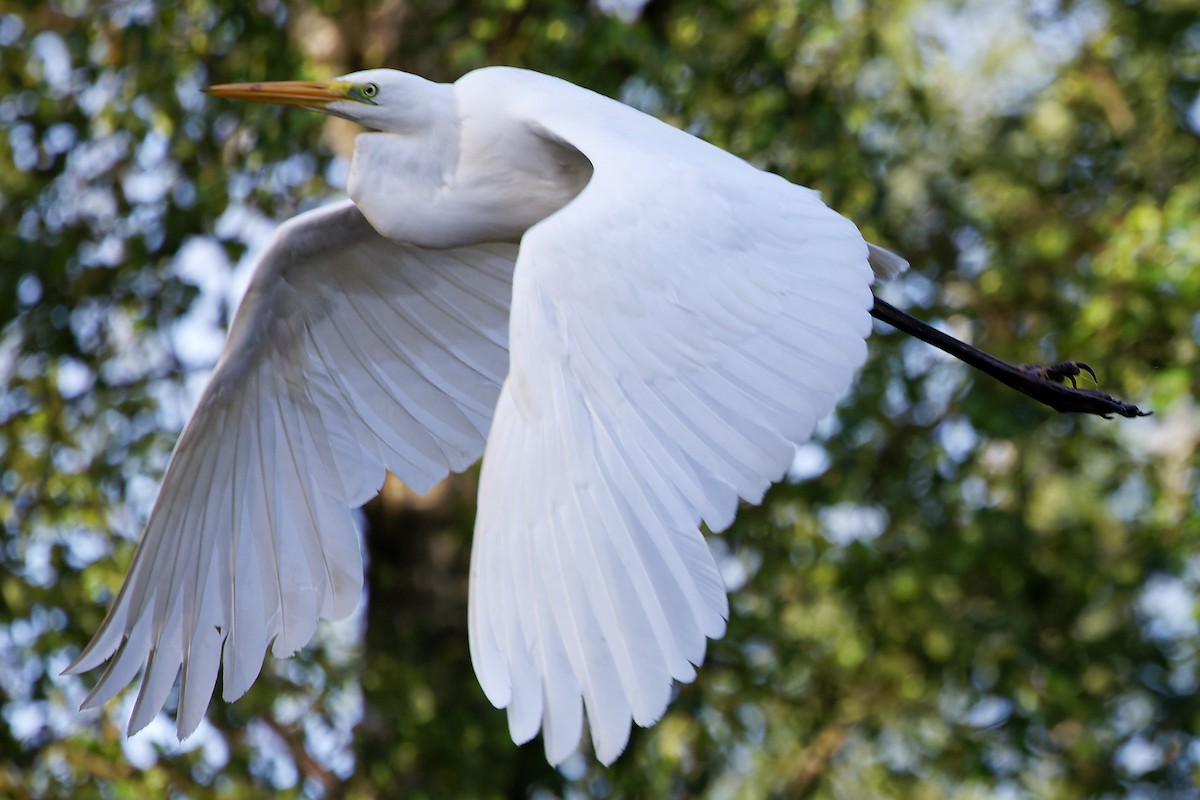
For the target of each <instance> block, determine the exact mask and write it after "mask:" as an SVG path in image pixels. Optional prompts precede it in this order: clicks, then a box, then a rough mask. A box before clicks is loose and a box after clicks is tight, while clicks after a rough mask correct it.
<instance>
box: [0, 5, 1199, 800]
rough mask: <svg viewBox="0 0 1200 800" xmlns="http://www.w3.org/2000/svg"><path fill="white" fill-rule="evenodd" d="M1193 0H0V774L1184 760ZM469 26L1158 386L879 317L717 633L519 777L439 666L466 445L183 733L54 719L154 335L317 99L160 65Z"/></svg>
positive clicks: (430, 40)
mask: <svg viewBox="0 0 1200 800" xmlns="http://www.w3.org/2000/svg"><path fill="white" fill-rule="evenodd" d="M1197 11H1198V7H1197V4H1196V3H1195V2H1190V1H1189V0H1153V1H1151V2H1138V3H1133V2H1123V1H1121V0H1079V1H1078V2H1071V0H1047V1H1046V2H1021V1H1020V0H991V2H988V1H987V0H963V1H962V2H950V0H931V2H918V1H917V0H897V2H892V3H870V2H866V1H865V0H840V1H839V2H835V3H832V4H830V3H821V2H811V1H810V0H762V1H761V2H750V0H716V2H709V1H708V0H703V1H702V0H661V2H660V1H659V0H655V2H651V3H650V4H649V5H647V6H646V7H645V8H640V9H639V8H637V7H636V5H631V4H628V3H625V4H620V3H603V4H597V5H585V4H583V3H580V2H566V1H565V0H550V1H549V2H543V3H538V4H531V3H528V2H526V0H468V1H467V2H449V0H409V1H408V2H405V1H404V0H398V2H367V0H308V1H307V2H296V3H290V4H284V3H282V2H280V0H257V2H255V3H251V4H243V3H235V2H231V1H229V0H189V2H187V3H156V2H154V0H112V1H111V2H102V3H92V4H90V3H84V2H81V0H58V1H57V2H52V3H49V4H32V3H30V4H18V6H17V7H15V8H14V7H13V6H12V5H11V4H10V5H8V6H6V7H5V9H4V10H0V63H2V69H0V122H2V133H3V135H0V386H3V393H2V394H0V449H2V452H0V796H5V797H17V798H21V797H77V798H89V797H103V798H131V797H167V796H170V797H208V796H212V797H230V798H232V797H251V796H263V795H265V794H268V793H271V794H274V795H276V796H280V797H289V796H313V797H319V796H346V797H353V798H383V797H399V796H412V797H457V796H481V797H501V796H528V795H532V796H538V797H541V796H548V795H547V794H546V793H547V792H549V793H550V794H566V795H569V796H575V797H578V796H591V795H594V796H598V797H619V796H646V797H658V796H677V797H690V796H713V797H763V796H780V797H792V796H808V797H843V798H857V797H918V798H921V797H925V798H935V797H937V798H941V797H946V798H957V797H982V796H995V797H1039V798H1040V797H1053V798H1082V797H1116V796H1133V797H1164V798H1165V797H1180V798H1183V797H1195V796H1196V795H1195V792H1196V791H1197V789H1196V787H1197V779H1198V777H1200V739H1198V738H1197V736H1196V732H1197V730H1198V729H1200V702H1198V700H1197V681H1198V679H1200V678H1198V672H1197V671H1198V669H1200V653H1198V648H1200V632H1198V631H1200V627H1198V625H1197V621H1196V614H1195V604H1196V594H1197V591H1198V590H1200V559H1198V558H1197V554H1198V553H1200V491H1198V488H1197V486H1198V476H1197V470H1198V467H1197V462H1196V458H1195V448H1196V446H1197V444H1198V442H1200V410H1198V408H1197V405H1196V401H1195V397H1196V396H1197V394H1198V393H1200V378H1198V377H1197V372H1196V363H1197V355H1198V350H1200V269H1198V267H1200V213H1198V211H1200V170H1198V169H1197V167H1198V166H1200V147H1198V140H1197V132H1198V130H1200V101H1198V100H1197V97H1198V94H1197V93H1198V90H1200V15H1198V14H1197ZM495 63H505V64H512V65H516V66H525V67H530V68H533V69H538V70H541V71H544V72H550V73H553V74H556V75H560V76H562V77H565V78H567V79H569V80H572V81H575V82H577V83H580V84H582V85H585V86H588V87H591V88H594V89H596V90H598V91H601V92H604V93H607V94H611V95H614V96H617V97H620V98H621V99H623V100H625V101H626V102H630V103H632V104H634V105H637V106H639V107H641V108H643V109H644V110H647V111H649V112H651V113H654V114H657V115H659V116H661V117H663V118H665V119H667V120H669V121H671V122H672V123H674V124H676V125H679V126H682V127H685V128H687V129H689V130H691V131H693V132H695V133H697V134H698V135H701V136H703V137H705V138H707V139H709V140H710V141H713V142H715V143H716V144H718V145H720V146H722V147H725V148H728V149H730V150H732V151H733V152H735V153H737V154H739V155H741V156H742V157H744V158H747V159H749V160H750V161H752V162H754V163H755V164H758V165H760V166H762V167H764V168H766V169H771V170H774V171H777V172H780V173H781V174H783V175H785V176H787V177H788V178H790V179H792V180H795V181H797V182H800V183H804V184H806V185H810V186H813V187H815V188H818V189H820V190H821V191H822V192H823V193H824V195H825V197H826V199H827V201H828V202H829V203H830V204H831V205H832V206H834V207H835V208H837V209H839V210H841V211H842V212H843V213H845V214H846V215H848V216H850V217H851V218H853V219H855V220H856V221H857V222H859V223H860V224H861V225H862V226H863V228H864V231H865V233H866V234H867V235H868V238H872V239H874V240H877V241H880V242H882V243H885V244H888V245H890V246H892V247H894V248H896V249H897V250H899V251H900V252H902V253H904V254H906V255H907V256H908V257H909V258H910V260H911V261H912V263H913V270H912V272H911V274H909V275H908V276H906V277H905V278H904V279H902V280H900V281H899V282H897V283H896V284H894V285H892V286H889V287H885V288H884V289H882V291H883V292H885V296H887V297H888V298H889V299H892V300H893V301H895V302H897V303H900V304H902V305H906V306H908V307H910V308H912V309H913V310H914V311H916V312H917V313H919V314H920V315H923V316H925V317H926V318H932V319H936V320H940V321H941V322H942V323H944V324H945V325H946V326H948V327H949V328H950V329H953V330H955V331H956V332H958V333H959V334H960V335H964V336H967V337H970V338H973V339H975V340H977V341H979V342H981V343H982V344H984V345H985V346H986V347H988V349H990V350H992V351H993V352H996V353H998V354H1001V355H1004V356H1006V357H1009V358H1013V359H1015V360H1018V361H1020V360H1026V361H1044V360H1047V359H1053V358H1060V357H1072V358H1085V359H1088V360H1091V362H1092V363H1093V364H1094V365H1095V366H1096V367H1097V370H1098V371H1099V372H1100V374H1101V376H1102V379H1103V380H1104V382H1105V388H1108V389H1110V390H1112V391H1114V392H1116V393H1118V394H1121V395H1124V396H1127V397H1128V398H1129V399H1131V400H1134V401H1136V402H1138V403H1140V404H1142V405H1143V406H1144V407H1145V406H1147V405H1148V406H1151V407H1153V408H1154V409H1156V411H1157V412H1158V415H1157V416H1155V417H1153V418H1150V419H1148V420H1138V421H1133V422H1129V423H1124V422H1122V423H1116V422H1105V421H1102V420H1097V419H1075V418H1065V417H1059V416H1056V415H1054V414H1053V413H1052V412H1049V411H1047V410H1046V409H1044V408H1042V407H1040V406H1036V405H1034V404H1032V403H1030V402H1027V401H1025V400H1024V399H1022V398H1020V397H1018V396H1016V395H1013V394H1012V393H1011V392H1009V391H1008V390H1006V389H1004V388H1002V387H1000V386H997V385H992V384H990V383H987V382H983V381H979V382H977V381H976V380H975V378H974V376H973V375H971V374H969V373H968V372H967V371H966V370H965V368H963V367H961V366H960V365H957V364H955V363H950V362H948V361H946V360H944V359H942V358H941V357H939V356H937V355H935V354H933V353H931V352H930V351H929V350H928V349H927V348H925V347H924V346H923V345H920V344H919V343H917V342H911V341H903V340H902V337H900V336H897V335H892V334H889V332H888V331H886V330H885V329H883V328H882V327H881V328H880V330H879V331H878V333H879V334H881V335H879V336H878V337H877V338H876V339H874V340H873V342H872V347H871V350H872V358H871V361H870V362H869V364H868V365H867V366H866V368H865V369H864V370H863V372H862V375H861V379H860V381H859V382H858V385H857V387H856V388H855V390H854V391H853V393H852V394H851V395H850V396H849V397H847V398H846V399H845V402H844V403H843V404H842V406H841V407H840V409H839V411H838V413H837V414H836V417H835V418H834V419H832V420H830V421H828V422H827V423H826V424H825V425H824V426H823V428H822V434H821V436H820V437H819V439H818V441H816V442H815V443H812V444H809V445H806V446H805V447H803V448H802V449H801V451H800V457H799V458H798V461H797V465H796V470H795V476H794V477H795V478H796V479H797V481H796V482H788V483H785V484H782V485H780V486H778V487H777V488H776V489H775V490H774V491H773V492H772V493H771V494H770V495H769V497H768V499H767V501H766V502H765V503H764V504H763V505H762V506H761V507H760V508H746V509H744V510H743V512H742V514H741V516H740V518H739V520H738V522H737V524H736V525H735V526H734V528H733V529H732V530H730V531H728V532H727V533H726V534H724V535H723V536H722V537H719V538H716V539H714V540H713V546H714V547H715V548H716V549H717V551H718V553H719V554H720V557H721V560H722V564H723V565H724V572H725V577H726V580H727V582H728V583H729V586H730V589H731V593H732V594H731V600H732V603H731V605H732V617H731V620H730V626H729V633H728V634H727V636H726V637H725V638H724V639H723V640H721V641H719V642H715V643H712V644H711V646H710V649H709V653H708V656H707V658H706V662H705V664H704V667H703V669H701V670H700V674H699V678H698V680H697V681H696V683H694V684H692V685H689V686H683V687H680V689H679V693H678V697H677V698H676V699H675V701H674V702H673V703H672V705H671V706H670V708H669V709H668V711H667V714H666V716H665V718H664V719H663V720H662V721H661V722H660V723H659V724H658V725H657V726H656V727H654V728H652V729H650V730H648V731H640V730H639V731H635V733H634V736H633V739H632V741H631V744H630V747H629V749H628V751H627V752H626V753H625V755H624V756H623V757H622V758H621V759H620V760H619V761H618V762H617V763H616V765H615V766H613V767H612V768H609V769H603V768H600V767H598V766H596V765H595V764H594V763H592V761H591V760H590V759H588V758H583V757H580V758H577V759H573V760H572V761H569V762H568V763H567V764H566V765H564V767H563V768H561V769H560V770H557V771H555V770H551V769H550V768H549V767H547V766H546V764H545V761H544V759H543V757H542V754H541V750H540V746H539V745H537V744H533V745H530V746H527V747H524V748H516V747H514V746H513V745H512V744H511V742H510V741H509V740H508V735H507V728H506V723H505V718H504V714H503V713H502V712H498V711H495V710H494V709H492V708H491V707H490V706H489V705H488V704H487V702H486V700H485V699H484V697H483V695H482V692H481V691H480V690H479V688H478V684H477V683H476V681H475V679H474V676H473V675H472V673H471V669H470V664H469V659H468V656H467V649H466V565H467V556H468V552H469V546H470V526H471V517H472V514H473V483H474V478H473V476H471V475H468V476H463V477H461V478H458V479H454V480H451V481H448V482H447V483H446V484H445V485H444V486H442V487H440V488H439V489H438V490H435V492H434V493H433V494H432V495H431V496H430V497H427V498H414V497H411V496H410V495H409V494H408V493H406V492H405V490H403V488H402V487H398V486H391V485H389V487H388V488H387V489H386V490H385V492H384V495H383V496H382V498H381V499H380V500H378V501H375V502H374V503H372V504H371V505H370V506H369V507H368V509H367V510H366V515H365V520H366V523H367V525H366V542H367V544H368V551H369V558H368V561H369V566H368V585H369V602H368V603H367V604H366V607H365V611H364V612H363V614H362V615H361V616H360V617H359V618H358V619H356V620H355V621H352V622H351V623H350V624H343V625H340V626H336V625H335V626H329V627H327V628H324V629H323V632H322V633H321V634H320V635H319V636H318V640H317V642H316V643H315V644H314V645H313V646H312V647H310V648H307V649H306V650H305V651H304V652H302V653H301V654H300V655H299V656H298V657H297V658H296V659H293V660H289V661H283V662H281V661H278V660H272V659H269V660H268V664H267V667H266V669H265V672H264V675H263V677H262V678H261V679H260V680H259V682H258V683H257V684H256V686H255V687H254V688H253V689H252V690H251V692H250V693H249V694H248V695H247V696H246V697H245V698H244V699H242V700H240V701H239V702H237V703H236V704H232V705H227V704H225V703H223V702H221V701H217V702H215V703H214V705H213V706H212V708H211V709H210V712H209V719H210V721H211V725H206V726H204V727H203V728H202V729H201V733H200V734H198V735H197V736H196V737H194V738H193V739H192V740H190V741H189V742H188V743H185V745H184V747H183V748H180V747H179V746H177V745H175V744H174V740H173V738H172V735H171V732H170V728H169V725H168V724H167V722H166V721H165V720H164V721H162V724H156V725H154V726H152V727H151V729H150V731H149V732H148V733H146V734H143V735H141V736H139V737H136V738H135V739H133V740H126V739H125V738H124V736H123V735H122V733H121V726H123V725H124V722H125V719H126V718H127V715H128V708H129V702H128V698H126V699H125V701H124V703H123V704H117V703H115V704H113V707H112V708H109V709H108V710H107V711H106V713H104V714H98V713H95V712H92V713H88V714H82V715H80V714H76V713H75V711H74V709H75V707H77V706H78V704H79V702H80V701H81V699H82V697H83V695H84V694H85V691H86V689H85V685H86V683H87V682H86V681H80V680H78V679H65V678H60V677H58V673H59V672H60V671H61V669H62V668H63V667H65V666H66V664H67V663H68V662H69V661H70V659H71V658H72V657H73V655H74V654H75V653H76V652H77V651H78V648H80V647H81V646H82V645H83V644H84V642H85V641H86V640H87V638H88V637H89V636H90V634H91V633H92V632H93V631H94V630H95V629H96V627H97V625H98V624H99V621H100V619H101V616H102V614H103V612H104V609H105V607H106V606H107V604H108V602H109V601H110V600H111V598H112V596H113V593H114V592H115V590H116V588H117V587H118V586H119V582H120V579H121V577H122V576H123V574H124V570H125V568H126V567H127V565H128V562H129V557H130V554H131V551H132V545H133V542H134V541H135V538H136V535H137V533H138V528H139V524H140V520H141V519H142V515H144V513H145V511H146V509H147V506H148V503H149V501H150V499H151V498H152V496H153V490H154V485H155V483H154V481H155V478H156V476H157V475H158V474H159V473H160V471H161V469H162V468H163V466H164V464H165V459H166V456H167V454H168V452H169V448H170V445H171V442H172V441H173V438H174V435H175V431H177V430H178V427H179V424H180V422H181V420H182V411H181V409H182V408H186V404H187V402H188V400H187V398H188V397H189V396H190V395H189V394H188V392H187V386H188V384H187V383H186V379H188V378H189V377H191V379H192V389H193V390H194V388H195V386H194V384H195V380H197V379H198V378H197V376H202V375H203V371H204V369H205V368H206V367H208V366H211V363H212V360H213V355H212V354H211V353H209V354H208V355H207V356H206V355H204V354H203V352H201V354H200V355H197V353H196V345H195V343H194V342H189V339H191V338H195V336H194V332H195V331H196V330H198V329H199V328H202V327H203V325H201V324H200V323H204V324H207V325H209V326H210V327H214V326H216V327H219V325H220V324H221V323H222V320H223V318H224V315H225V314H226V313H227V310H228V307H227V303H225V302H223V301H222V300H221V298H223V297H225V294H224V289H223V287H224V286H225V285H226V284H228V282H229V281H230V280H231V279H235V278H236V276H238V275H240V274H241V271H240V270H239V269H238V266H239V265H244V264H245V261H244V255H245V254H246V253H247V251H248V249H252V248H253V247H254V246H255V244H257V243H261V239H262V232H263V231H264V230H267V229H269V225H268V222H269V221H270V220H278V219H282V218H284V217H286V216H288V215H290V214H293V213H295V212H296V211H297V210H300V209H302V208H305V207H309V206H312V205H315V204H317V203H319V202H321V200H322V199H324V198H327V197H329V196H330V195H331V194H332V193H333V192H334V191H336V189H337V186H338V184H339V182H340V181H342V180H343V177H342V176H344V173H345V166H346V162H345V160H344V155H343V156H338V155H337V152H339V151H340V152H342V153H344V152H345V148H346V146H347V141H348V138H347V136H346V133H347V131H346V128H345V127H344V126H339V125H338V124H337V123H327V122H326V121H325V120H323V119H321V118H320V117H318V116H317V115H313V114H307V113H303V112H300V111H296V110H282V109H273V108H252V107H248V106H236V107H235V106H233V105H231V104H228V103H222V102H215V101H212V100H209V99H207V98H205V97H204V96H203V95H201V94H199V91H198V90H199V88H200V87H202V86H204V85H205V84H207V83H209V82H219V81H232V80H249V79H268V78H289V77H325V76H331V75H334V74H338V73H342V72H346V71H349V70H352V69H357V68H362V67H368V66H392V67H397V68H401V69H408V70H411V71H416V72H420V73H422V74H425V75H427V76H429V77H432V78H436V79H443V80H451V79H454V78H455V77H457V76H458V75H460V74H462V73H463V72H465V71H467V70H470V69H472V68H475V67H479V66H483V65H486V64H495ZM177 254H180V255H177ZM182 254H190V255H189V257H188V258H185V257H184V255H182ZM196 264H200V265H201V266H200V267H199V268H197V266H196ZM598 266H600V267H602V265H598ZM214 285H215V286H216V287H217V289H215V290H214V289H213V288H212V287H213V286H214ZM205 287H208V288H207V289H206V288H205ZM214 297H216V298H218V299H217V300H215V301H214V300H213V298H214ZM197 326H199V328H198V327H197ZM201 351H203V348H201ZM801 478H804V480H799V479H801ZM117 706H120V707H117Z"/></svg>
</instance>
